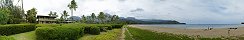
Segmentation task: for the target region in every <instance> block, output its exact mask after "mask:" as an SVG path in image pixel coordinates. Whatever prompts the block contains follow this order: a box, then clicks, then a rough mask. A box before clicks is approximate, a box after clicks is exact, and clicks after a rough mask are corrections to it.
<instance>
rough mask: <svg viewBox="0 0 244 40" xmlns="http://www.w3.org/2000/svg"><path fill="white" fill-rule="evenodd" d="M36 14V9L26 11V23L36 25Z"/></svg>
mask: <svg viewBox="0 0 244 40" xmlns="http://www.w3.org/2000/svg"><path fill="white" fill-rule="evenodd" d="M36 14H37V11H36V8H32V9H31V10H28V11H27V18H26V19H27V21H28V22H29V23H36Z"/></svg>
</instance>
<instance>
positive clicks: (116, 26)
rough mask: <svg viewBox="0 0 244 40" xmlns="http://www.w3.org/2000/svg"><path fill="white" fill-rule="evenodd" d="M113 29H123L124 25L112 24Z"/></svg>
mask: <svg viewBox="0 0 244 40" xmlns="http://www.w3.org/2000/svg"><path fill="white" fill-rule="evenodd" d="M111 26H112V28H121V27H123V26H124V25H123V24H111Z"/></svg>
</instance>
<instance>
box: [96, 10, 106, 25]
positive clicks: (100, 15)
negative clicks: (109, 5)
mask: <svg viewBox="0 0 244 40" xmlns="http://www.w3.org/2000/svg"><path fill="white" fill-rule="evenodd" d="M98 19H99V20H100V21H101V23H104V19H105V15H104V13H103V12H100V13H99V15H98Z"/></svg>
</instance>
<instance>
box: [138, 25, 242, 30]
mask: <svg viewBox="0 0 244 40" xmlns="http://www.w3.org/2000/svg"><path fill="white" fill-rule="evenodd" d="M135 25H139V26H148V27H168V28H180V29H207V28H236V27H244V25H243V24H135Z"/></svg>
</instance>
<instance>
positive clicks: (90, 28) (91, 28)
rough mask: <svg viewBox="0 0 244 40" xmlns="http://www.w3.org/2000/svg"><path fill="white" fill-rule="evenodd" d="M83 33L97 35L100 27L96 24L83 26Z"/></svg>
mask: <svg viewBox="0 0 244 40" xmlns="http://www.w3.org/2000/svg"><path fill="white" fill-rule="evenodd" d="M85 33H88V34H93V35H98V34H100V28H99V27H97V26H85Z"/></svg>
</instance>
